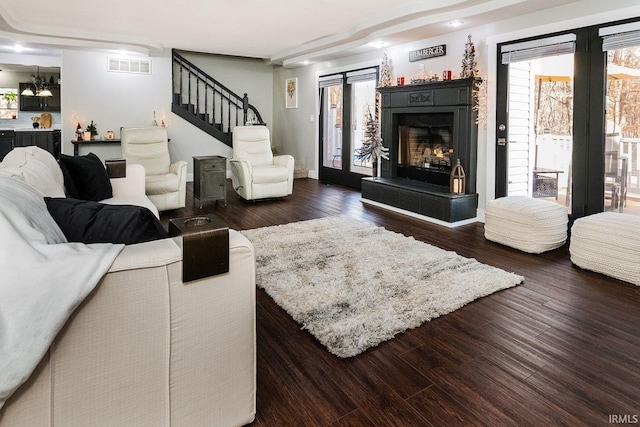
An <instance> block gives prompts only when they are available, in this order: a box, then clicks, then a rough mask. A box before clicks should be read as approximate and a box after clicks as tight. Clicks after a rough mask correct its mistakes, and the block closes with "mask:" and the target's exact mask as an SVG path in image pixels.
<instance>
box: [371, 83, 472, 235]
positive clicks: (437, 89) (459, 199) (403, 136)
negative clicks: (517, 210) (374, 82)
mask: <svg viewBox="0 0 640 427" xmlns="http://www.w3.org/2000/svg"><path fill="white" fill-rule="evenodd" d="M477 81H478V80H477V79H472V78H471V79H460V80H450V81H443V82H433V83H424V84H414V85H407V86H390V87H383V88H379V89H378V90H379V92H380V93H381V95H382V127H381V130H382V140H383V144H384V145H385V146H386V147H387V148H389V160H384V161H383V162H382V167H381V177H380V178H364V179H363V181H362V197H363V200H364V201H367V200H371V201H374V202H378V203H381V204H385V205H390V206H392V207H395V208H399V209H402V210H408V211H410V212H414V213H418V214H420V215H425V216H429V217H433V218H436V219H439V220H442V221H445V222H449V223H452V222H457V221H461V220H465V219H470V218H474V217H475V216H476V211H477V205H478V195H477V194H476V153H477V125H476V123H475V117H476V116H475V113H474V111H473V98H474V89H476V82H477ZM456 159H460V163H461V165H462V167H463V168H464V170H465V173H466V179H467V182H466V194H462V195H453V194H450V191H449V175H450V173H451V167H452V165H453V164H455V161H456Z"/></svg>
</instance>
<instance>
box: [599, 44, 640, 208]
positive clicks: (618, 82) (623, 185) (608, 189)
mask: <svg viewBox="0 0 640 427" xmlns="http://www.w3.org/2000/svg"><path fill="white" fill-rule="evenodd" d="M605 132H606V135H605V165H604V171H605V182H604V208H605V210H609V211H616V212H624V213H631V214H635V215H640V161H639V155H640V153H639V151H640V150H639V148H638V146H639V145H640V46H637V47H631V48H623V49H617V50H610V51H608V52H607V111H606V130H605Z"/></svg>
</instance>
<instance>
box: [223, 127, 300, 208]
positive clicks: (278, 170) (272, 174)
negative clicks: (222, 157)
mask: <svg viewBox="0 0 640 427" xmlns="http://www.w3.org/2000/svg"><path fill="white" fill-rule="evenodd" d="M229 163H230V167H231V181H232V183H233V188H234V189H235V190H236V192H237V193H238V194H239V195H240V197H242V198H244V199H246V200H256V199H266V198H272V197H284V196H288V195H289V194H291V193H292V192H293V166H294V160H293V156H290V155H280V156H274V155H273V152H272V151H271V139H270V137H269V129H267V127H266V126H236V127H235V128H233V158H232V159H231V160H230V161H229Z"/></svg>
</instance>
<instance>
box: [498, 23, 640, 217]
mask: <svg viewBox="0 0 640 427" xmlns="http://www.w3.org/2000/svg"><path fill="white" fill-rule="evenodd" d="M498 49H499V54H500V56H499V59H498V61H499V62H498V74H497V93H496V96H497V98H496V99H497V102H496V141H495V144H496V187H495V196H496V197H503V196H507V195H515V194H522V195H526V196H530V197H541V198H545V199H546V200H550V201H552V202H555V203H560V204H563V205H565V206H566V207H567V210H568V212H569V213H570V215H571V216H572V217H581V216H585V215H590V214H593V213H597V212H602V211H604V210H613V211H617V212H625V213H632V214H633V213H637V214H640V161H639V158H638V156H639V154H638V150H639V148H638V146H639V145H640V120H638V119H637V117H639V115H640V22H639V21H638V20H637V18H635V20H628V21H624V22H618V23H613V24H602V25H598V26H592V27H586V28H580V29H575V30H571V31H567V32H564V33H557V34H550V35H546V36H541V37H537V38H531V39H527V40H520V41H515V42H510V43H504V44H501V45H498Z"/></svg>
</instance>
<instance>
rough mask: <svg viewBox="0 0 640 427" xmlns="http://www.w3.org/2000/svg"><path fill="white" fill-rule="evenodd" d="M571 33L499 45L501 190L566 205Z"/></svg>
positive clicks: (568, 201) (569, 158)
mask: <svg viewBox="0 0 640 427" xmlns="http://www.w3.org/2000/svg"><path fill="white" fill-rule="evenodd" d="M574 40H575V36H574V35H573V34H568V35H563V36H559V37H552V38H547V39H540V40H534V41H531V42H525V43H518V44H514V45H506V46H503V47H502V61H501V62H502V66H503V67H504V68H505V70H504V72H505V74H506V78H505V79H504V82H503V85H504V87H505V89H506V91H505V92H506V101H505V103H504V104H505V105H504V107H503V110H502V111H503V116H502V118H501V119H500V121H499V123H500V125H499V129H504V131H505V132H507V130H508V132H507V133H506V135H507V136H506V137H505V139H504V140H503V141H502V142H499V145H498V149H499V150H500V151H501V156H502V158H503V164H499V165H498V167H500V168H502V176H504V182H503V186H504V188H503V189H501V191H502V192H503V194H501V195H504V196H528V197H534V198H542V199H545V200H549V201H551V202H554V203H557V204H560V205H562V206H564V207H566V208H567V210H568V211H569V212H570V211H571V194H572V180H571V170H572V154H573V102H574V97H573V92H574V90H573V86H574V85H573V74H574V71H573V64H574V57H573V56H574V51H575V42H574Z"/></svg>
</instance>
